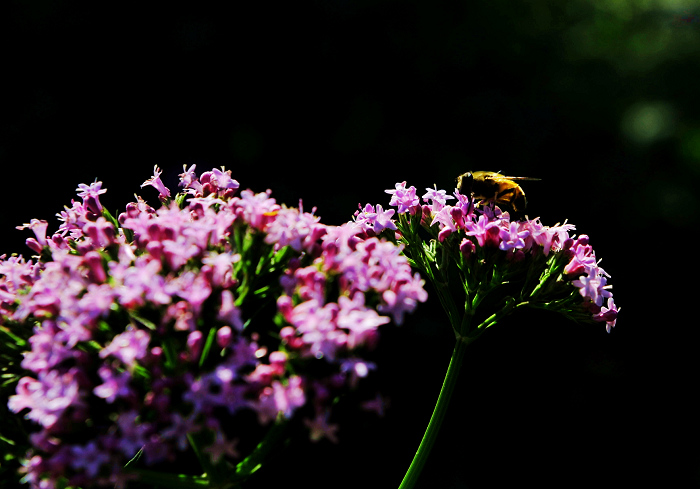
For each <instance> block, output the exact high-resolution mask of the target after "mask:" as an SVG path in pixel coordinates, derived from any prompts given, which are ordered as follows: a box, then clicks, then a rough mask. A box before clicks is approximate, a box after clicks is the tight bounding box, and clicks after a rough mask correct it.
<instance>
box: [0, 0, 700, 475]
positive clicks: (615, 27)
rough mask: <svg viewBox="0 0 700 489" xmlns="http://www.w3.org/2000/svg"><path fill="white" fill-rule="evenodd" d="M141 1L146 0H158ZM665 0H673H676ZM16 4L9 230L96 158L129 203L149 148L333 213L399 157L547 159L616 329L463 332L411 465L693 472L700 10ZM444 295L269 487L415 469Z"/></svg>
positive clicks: (459, 470)
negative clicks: (452, 370)
mask: <svg viewBox="0 0 700 489" xmlns="http://www.w3.org/2000/svg"><path fill="white" fill-rule="evenodd" d="M146 4H148V5H146ZM659 5H660V3H659ZM2 9H3V12H2V13H1V15H0V19H1V20H0V24H1V25H0V36H1V37H0V40H1V46H2V47H1V48H0V49H1V51H0V54H1V56H0V66H2V71H1V73H2V76H1V78H2V81H3V85H4V89H3V92H2V95H0V169H1V170H2V173H1V174H2V186H3V194H4V206H3V208H2V210H1V211H0V224H1V226H2V227H1V228H0V229H2V234H1V236H2V242H0V253H12V252H21V253H23V254H24V255H25V256H29V255H30V254H31V252H30V251H29V250H28V249H27V248H25V247H24V244H23V242H24V239H25V238H26V237H28V236H30V234H29V233H28V232H20V231H16V230H15V229H14V227H15V226H17V225H19V224H22V223H25V222H29V220H30V219H31V218H41V219H46V220H49V221H50V222H51V226H50V228H49V230H50V231H53V230H55V229H56V227H57V225H58V223H57V221H56V219H55V217H54V214H55V213H57V212H59V211H60V210H61V209H62V208H63V206H64V205H67V204H69V203H70V200H71V198H75V190H74V189H75V188H76V187H77V185H78V184H79V183H90V182H92V181H94V180H95V178H97V179H99V180H101V181H102V182H103V187H105V188H107V189H108V193H107V194H105V195H104V196H103V199H102V202H103V203H104V204H105V205H107V206H108V208H109V209H110V210H111V211H112V212H113V213H116V212H120V211H121V210H123V208H124V206H125V205H126V203H127V202H129V201H131V200H133V194H134V193H139V194H141V195H143V196H144V197H145V198H147V199H149V200H150V201H151V202H152V203H153V204H155V203H156V199H155V197H156V194H155V190H153V189H151V188H148V189H143V190H141V189H140V188H139V185H140V184H141V183H142V182H143V181H144V180H146V179H147V178H148V177H149V176H150V175H151V174H152V170H153V166H154V165H156V164H157V165H159V166H160V167H161V168H162V169H163V170H164V179H165V181H166V183H168V184H169V186H170V187H171V189H175V186H176V182H177V174H178V173H180V172H181V171H182V166H183V164H184V165H188V166H189V165H191V164H194V163H196V164H197V170H198V172H201V171H204V170H208V169H211V168H212V167H215V166H217V167H218V166H221V165H225V166H226V168H227V169H231V170H232V172H233V176H234V177H235V178H236V179H238V181H239V182H240V183H241V186H242V187H243V188H251V189H253V190H255V191H263V190H265V189H267V188H270V189H272V190H273V196H275V197H276V198H277V199H278V200H279V201H281V202H284V203H287V204H289V205H297V204H298V200H299V199H300V198H301V199H303V201H304V205H305V209H310V208H311V207H313V206H317V207H318V210H317V212H316V213H317V214H318V215H320V216H321V217H322V219H323V222H324V223H327V224H341V223H342V222H344V221H347V220H348V219H350V217H351V215H352V213H353V212H354V211H355V210H356V209H357V205H358V204H359V203H361V204H363V205H364V204H365V203H367V202H371V203H375V204H376V203H381V204H383V205H384V206H385V207H387V204H388V200H389V196H388V195H386V194H385V193H384V189H389V188H392V187H393V185H394V183H395V182H398V181H403V180H406V181H408V183H409V185H414V186H416V187H417V188H418V189H419V191H420V192H421V193H422V192H423V189H424V188H425V187H430V186H432V185H433V184H437V186H438V188H445V189H448V190H451V189H452V188H453V186H454V178H455V177H456V176H457V175H458V174H460V173H463V172H465V171H467V170H492V171H499V170H500V171H502V172H504V173H506V174H510V175H521V176H532V177H540V178H542V181H541V182H533V183H529V184H527V186H525V190H526V192H527V194H528V198H529V201H530V208H529V214H530V216H531V217H534V216H541V218H542V221H543V223H545V224H549V225H553V224H555V223H557V222H562V221H564V220H565V219H568V220H569V222H572V223H574V224H576V225H577V232H578V233H581V234H584V233H585V234H588V235H590V236H591V243H592V244H593V246H594V248H595V249H596V252H597V256H598V257H601V258H603V262H602V266H603V268H605V269H606V270H607V271H608V272H609V273H610V274H611V275H612V279H611V282H612V283H613V284H614V291H615V299H616V303H617V304H618V306H620V307H622V313H621V314H620V318H619V321H618V326H617V328H616V329H615V330H614V331H613V333H612V334H610V335H607V334H606V333H605V330H604V326H602V325H595V326H589V325H586V326H582V325H576V324H572V323H569V322H567V321H565V320H564V319H562V318H560V317H558V316H550V315H541V314H536V313H534V312H527V311H526V312H525V313H523V314H521V315H518V316H515V317H513V318H512V319H510V320H507V321H505V322H503V323H502V324H499V325H498V326H497V327H496V328H494V329H493V330H491V331H489V332H488V333H487V334H486V335H484V337H483V338H482V339H481V340H480V341H479V342H477V343H476V344H475V345H473V346H472V347H470V350H471V351H470V352H469V353H468V356H467V359H466V360H465V365H464V370H463V372H462V376H461V378H460V385H459V386H458V389H457V393H456V394H455V398H454V404H453V406H451V409H450V411H449V413H448V417H447V419H446V423H445V426H444V429H443V431H442V433H441V436H440V438H439V440H438V444H437V446H436V448H435V451H434V452H433V454H432V455H431V458H430V459H429V461H428V464H427V466H426V469H425V471H424V476H423V478H422V479H421V481H420V483H419V485H418V487H420V488H432V487H449V488H482V487H496V486H503V485H506V484H508V485H510V484H517V485H523V484H525V483H534V484H536V485H537V486H538V487H572V486H573V487H575V486H577V485H592V484H596V486H598V487H613V486H620V485H622V486H633V485H635V484H638V483H640V482H647V483H650V484H656V485H663V486H665V487H673V486H676V487H679V486H682V487H697V486H700V448H699V447H698V444H697V439H698V434H699V433H698V431H699V430H698V421H697V419H698V414H697V413H698V401H697V399H696V391H697V385H698V382H697V373H698V359H697V354H696V350H697V346H696V345H697V340H698V334H697V332H696V331H697V327H698V320H697V313H696V310H697V307H695V306H693V304H697V299H696V294H695V291H696V290H697V288H698V287H697V278H696V273H697V272H696V269H697V266H696V263H697V253H698V247H697V234H698V233H697V231H696V229H697V227H698V221H699V215H698V210H699V207H698V202H697V195H698V193H697V187H698V180H699V179H698V174H699V172H700V90H699V89H698V86H700V85H699V84H698V81H699V76H698V75H699V73H700V8H694V7H691V8H688V9H683V8H675V9H670V8H668V9H665V8H662V7H655V8H646V9H645V8H638V7H635V6H633V5H632V3H631V2H619V3H615V2H605V1H602V0H600V1H593V0H588V1H581V0H573V1H568V2H558V1H553V0H552V1H545V0H535V1H531V2H527V3H525V2H513V1H505V0H503V1H502V0H496V1H490V2H480V4H479V3H477V2H455V1H452V2H444V1H422V2H399V1H391V0H373V1H353V0H322V1H321V0H318V1H305V0H302V1H297V2H275V3H272V2H217V3H210V2H192V3H191V4H188V5H185V6H183V5H180V4H176V3H171V2H168V3H157V2H156V3H154V2H128V1H127V2H118V3H114V2H111V3H105V2H87V1H83V2H80V1H60V2H48V1H44V0H31V1H30V0H24V1H20V0H15V1H8V2H4V3H3V7H2ZM446 328H447V325H446V321H445V318H444V317H443V315H442V312H441V310H439V308H436V306H435V304H432V305H431V304H427V305H425V306H424V307H422V308H420V309H419V311H418V312H417V313H416V314H415V315H414V316H413V317H412V318H410V320H409V321H407V323H406V324H405V325H404V326H403V327H402V328H401V329H398V330H391V332H388V333H387V334H386V335H385V337H384V339H383V344H382V350H381V351H380V353H381V355H380V356H382V363H381V364H380V368H379V371H378V375H377V377H376V381H377V382H378V383H379V384H380V385H381V386H382V389H383V391H384V392H385V393H387V394H389V395H390V396H391V399H392V401H391V409H390V410H389V412H388V414H387V416H386V417H385V418H384V419H382V420H379V421H377V420H372V419H371V418H365V417H363V416H353V415H350V414H348V415H346V416H345V417H343V416H341V415H342V413H340V415H339V416H340V418H341V419H339V422H341V424H342V425H343V429H342V430H341V432H340V437H341V440H342V442H341V443H340V444H339V445H337V446H332V445H330V444H328V443H326V442H324V443H320V444H317V445H308V446H307V444H305V443H303V442H299V443H297V444H296V445H294V446H295V448H294V449H291V450H289V451H287V452H286V453H285V454H284V455H283V456H281V457H280V458H279V459H278V460H277V461H276V463H277V465H275V466H270V467H269V468H268V470H266V469H265V468H264V469H263V470H262V471H261V475H260V478H259V479H258V481H257V483H258V486H259V487H273V485H277V484H279V483H281V482H287V483H296V482H299V483H302V484H304V485H305V487H308V488H315V487H338V488H340V487H357V486H367V487H382V488H384V487H388V488H392V487H397V486H398V484H399V482H400V481H401V478H402V477H403V473H404V471H405V469H406V468H407V467H408V464H409V463H410V460H411V458H412V456H413V453H414V451H415V449H416V448H417V446H418V443H419V441H420V438H421V436H422V433H423V430H424V428H425V426H426V424H427V421H428V419H429V416H430V413H431V410H432V406H433V404H434V401H435V399H436V398H437V394H438V392H439V389H440V385H441V383H442V377H443V374H444V372H445V370H446V368H447V364H448V362H449V357H450V353H451V349H452V340H451V338H450V336H449V334H448V333H447V332H446V331H445V330H446Z"/></svg>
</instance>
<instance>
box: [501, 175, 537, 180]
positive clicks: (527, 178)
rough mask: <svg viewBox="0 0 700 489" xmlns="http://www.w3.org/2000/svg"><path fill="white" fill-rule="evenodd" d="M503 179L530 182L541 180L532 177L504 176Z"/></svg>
mask: <svg viewBox="0 0 700 489" xmlns="http://www.w3.org/2000/svg"><path fill="white" fill-rule="evenodd" d="M503 178H507V179H508V180H531V181H537V180H542V179H541V178H533V177H506V176H504V177H503Z"/></svg>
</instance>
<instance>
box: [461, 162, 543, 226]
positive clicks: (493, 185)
mask: <svg viewBox="0 0 700 489" xmlns="http://www.w3.org/2000/svg"><path fill="white" fill-rule="evenodd" d="M514 180H539V178H530V177H507V176H505V175H501V174H500V173H496V172H492V171H475V172H467V173H463V174H462V175H460V176H458V177H457V190H459V192H460V193H461V194H464V195H469V194H473V198H474V199H475V200H479V201H481V202H493V203H495V204H496V205H498V206H500V207H506V208H510V209H512V210H513V213H514V214H517V215H519V214H521V213H522V212H523V211H524V210H525V207H527V199H525V192H523V189H522V188H520V185H518V184H517V183H515V182H514Z"/></svg>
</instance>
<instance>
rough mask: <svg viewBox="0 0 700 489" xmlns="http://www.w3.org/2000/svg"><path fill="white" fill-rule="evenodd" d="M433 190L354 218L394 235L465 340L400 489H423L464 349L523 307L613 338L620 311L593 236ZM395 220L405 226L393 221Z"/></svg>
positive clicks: (402, 189) (398, 195)
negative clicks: (418, 486) (591, 326)
mask: <svg viewBox="0 0 700 489" xmlns="http://www.w3.org/2000/svg"><path fill="white" fill-rule="evenodd" d="M426 190H427V192H426V193H425V194H424V195H423V196H422V199H421V198H419V197H418V195H417V192H416V188H415V187H412V186H411V187H406V182H401V183H397V184H396V185H395V188H394V189H391V190H387V191H386V192H387V193H388V194H390V195H391V200H390V202H389V205H390V206H392V207H395V208H396V209H389V210H387V211H385V210H384V209H383V208H382V207H381V206H380V205H377V206H376V207H375V206H373V205H371V204H367V205H366V206H365V207H364V208H360V210H359V211H357V212H356V213H355V222H356V223H357V224H358V225H360V226H362V227H363V228H364V229H365V231H366V232H368V233H371V232H374V233H382V235H384V236H391V235H393V239H394V240H395V241H396V242H397V243H399V244H400V245H402V246H403V247H404V248H403V252H404V254H405V255H406V256H407V257H409V260H410V263H411V265H412V266H413V267H414V268H416V269H418V270H420V271H421V272H422V274H423V275H424V276H425V277H426V278H427V279H428V280H429V281H430V282H431V283H432V285H433V287H434V289H435V291H436V295H437V296H438V298H439V300H440V302H441V304H442V306H443V308H444V310H445V312H446V314H447V317H448V318H449V322H450V324H451V326H452V329H453V331H454V334H455V338H456V346H455V349H454V352H453V355H452V359H451V361H450V364H449V367H448V370H447V373H446V375H445V381H444V383H443V386H442V390H441V391H440V396H439V398H438V401H437V403H436V405H435V409H434V411H433V415H432V417H431V419H430V422H429V423H428V427H427V428H426V431H425V434H424V436H423V439H422V441H421V443H420V446H419V447H418V450H417V452H416V455H415V457H414V459H413V462H412V463H411V465H410V467H409V469H408V471H407V472H406V475H405V477H404V479H403V481H402V483H401V485H400V486H399V487H400V489H410V488H412V487H413V486H414V485H415V483H416V481H417V479H418V477H419V475H420V472H421V470H422V467H423V466H424V464H425V461H426V459H427V456H428V454H429V453H430V450H431V448H432V446H433V444H434V442H435V440H436V438H437V433H438V431H439V429H440V426H441V423H442V420H443V419H444V415H445V412H446V410H447V406H448V405H449V402H450V397H451V394H452V392H453V390H454V388H455V385H456V379H457V376H458V374H459V371H460V367H461V364H462V359H463V357H464V351H465V347H466V346H467V345H469V344H470V343H471V342H473V341H474V340H475V339H476V338H478V337H479V336H480V335H481V334H483V332H484V331H486V329H488V328H490V327H491V326H494V325H495V324H497V323H498V322H499V321H501V320H502V319H503V318H504V317H506V316H507V315H509V314H512V313H513V312H514V311H515V310H517V309H518V308H521V307H533V308H539V309H545V310H549V311H554V312H558V313H560V314H563V315H564V316H565V317H567V318H570V319H573V320H576V321H579V322H582V323H604V324H605V327H606V330H607V331H608V332H610V331H611V329H612V328H613V327H614V326H615V323H616V321H617V316H618V312H619V310H618V308H617V307H616V305H615V303H614V301H613V297H612V292H611V290H610V288H611V286H610V285H609V284H608V279H609V278H610V276H609V275H608V274H607V273H606V272H605V271H604V270H603V269H602V268H601V267H600V264H599V260H598V259H597V258H596V256H595V252H594V250H593V248H592V247H591V245H590V243H589V238H588V236H586V235H580V236H578V237H576V236H574V235H572V234H571V232H572V231H574V230H575V227H574V226H573V225H572V224H567V223H564V224H561V225H555V226H545V225H543V224H542V223H541V222H540V219H526V220H524V221H520V220H511V218H510V215H509V213H508V212H502V210H501V209H499V208H498V207H497V206H495V205H494V204H493V203H490V204H489V203H488V202H480V203H478V204H477V203H475V202H474V199H473V198H472V195H463V194H461V193H460V192H459V191H458V190H455V192H454V193H453V194H452V195H448V193H447V192H446V191H444V190H438V189H436V188H434V189H430V188H428V189H426ZM421 200H422V201H421ZM448 201H454V204H452V205H451V204H448ZM394 213H397V214H398V219H396V220H391V217H393V215H394ZM606 301H607V302H606ZM484 311H486V312H485V313H484Z"/></svg>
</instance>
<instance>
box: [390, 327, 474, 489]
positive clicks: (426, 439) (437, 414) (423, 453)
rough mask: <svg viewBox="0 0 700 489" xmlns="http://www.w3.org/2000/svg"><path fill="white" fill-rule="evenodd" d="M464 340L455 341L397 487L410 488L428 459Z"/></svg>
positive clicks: (450, 389) (465, 344)
mask: <svg viewBox="0 0 700 489" xmlns="http://www.w3.org/2000/svg"><path fill="white" fill-rule="evenodd" d="M464 340H465V341H457V344H456V345H455V348H454V351H453V352H452V358H451V359H450V365H449V367H447V373H446V374H445V380H444V381H443V383H442V389H440V395H439V396H438V400H437V403H436V404H435V409H433V414H432V416H431V417H430V422H429V423H428V427H427V428H426V430H425V433H424V434H423V439H422V440H421V442H420V445H419V446H418V450H417V451H416V455H415V456H414V457H413V461H412V462H411V465H410V466H409V468H408V471H407V472H406V475H405V476H404V478H403V481H402V482H401V485H400V486H399V489H412V488H413V487H414V486H415V484H416V482H417V481H418V478H419V476H420V473H421V471H422V470H423V466H424V465H425V462H426V461H427V459H428V455H429V454H430V451H431V450H432V448H433V445H434V444H435V440H436V439H437V436H438V432H439V431H440V426H441V425H442V421H443V419H444V418H445V413H446V412H447V407H448V406H449V404H450V398H451V397H452V392H453V391H454V388H455V386H456V385H457V378H458V377H459V371H460V369H461V367H462V360H463V359H464V352H465V350H466V348H467V344H469V341H468V340H467V339H466V338H464Z"/></svg>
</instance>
